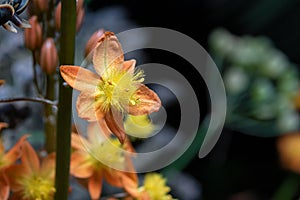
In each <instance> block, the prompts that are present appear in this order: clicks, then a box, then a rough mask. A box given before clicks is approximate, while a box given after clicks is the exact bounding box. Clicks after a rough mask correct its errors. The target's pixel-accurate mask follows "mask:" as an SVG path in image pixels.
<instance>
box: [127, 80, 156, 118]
mask: <svg viewBox="0 0 300 200" xmlns="http://www.w3.org/2000/svg"><path fill="white" fill-rule="evenodd" d="M135 98H137V99H138V102H137V103H136V104H135V105H131V104H129V111H128V112H129V114H131V115H146V114H150V113H152V112H157V111H158V110H159V108H160V107H161V102H160V99H159V97H158V96H157V94H156V93H155V92H153V91H152V90H150V89H149V88H148V87H147V86H145V85H143V84H141V85H140V87H139V88H138V89H137V90H136V92H135Z"/></svg>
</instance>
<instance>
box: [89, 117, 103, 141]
mask: <svg viewBox="0 0 300 200" xmlns="http://www.w3.org/2000/svg"><path fill="white" fill-rule="evenodd" d="M101 121H104V120H103V119H102V120H101ZM87 134H88V140H89V141H90V142H91V143H93V144H95V142H97V143H99V144H101V143H103V142H104V141H105V140H106V138H105V134H104V133H103V131H102V128H101V127H100V125H99V123H98V122H92V123H90V124H89V125H88V127H87Z"/></svg>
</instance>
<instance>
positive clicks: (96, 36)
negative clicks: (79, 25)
mask: <svg viewBox="0 0 300 200" xmlns="http://www.w3.org/2000/svg"><path fill="white" fill-rule="evenodd" d="M103 33H104V30H103V29H100V30H98V31H96V32H95V33H93V35H92V36H91V37H90V39H89V40H88V41H87V43H86V45H85V49H84V57H87V56H88V55H89V54H90V53H91V52H92V50H93V49H94V48H95V47H96V45H97V44H98V41H99V38H100V37H101V36H102V35H103Z"/></svg>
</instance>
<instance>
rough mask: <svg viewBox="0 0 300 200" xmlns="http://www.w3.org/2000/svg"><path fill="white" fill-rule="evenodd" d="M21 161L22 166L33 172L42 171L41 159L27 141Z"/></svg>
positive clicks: (24, 144)
mask: <svg viewBox="0 0 300 200" xmlns="http://www.w3.org/2000/svg"><path fill="white" fill-rule="evenodd" d="M21 161H22V164H23V165H24V166H25V167H26V168H27V169H28V170H29V171H31V172H36V171H39V170H40V161H39V158H38V156H37V154H36V152H35V150H34V149H33V147H32V146H31V144H30V143H29V142H27V141H25V142H24V143H23V147H22V156H21Z"/></svg>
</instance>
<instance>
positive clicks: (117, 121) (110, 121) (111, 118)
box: [105, 110, 126, 144]
mask: <svg viewBox="0 0 300 200" xmlns="http://www.w3.org/2000/svg"><path fill="white" fill-rule="evenodd" d="M105 122H106V124H107V127H108V128H109V129H110V130H111V132H112V133H113V134H114V135H115V136H116V137H117V138H118V139H119V141H120V142H121V144H123V143H124V142H125V139H126V134H125V131H124V125H123V115H122V113H121V112H118V111H113V110H109V112H107V113H106V115H105Z"/></svg>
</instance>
